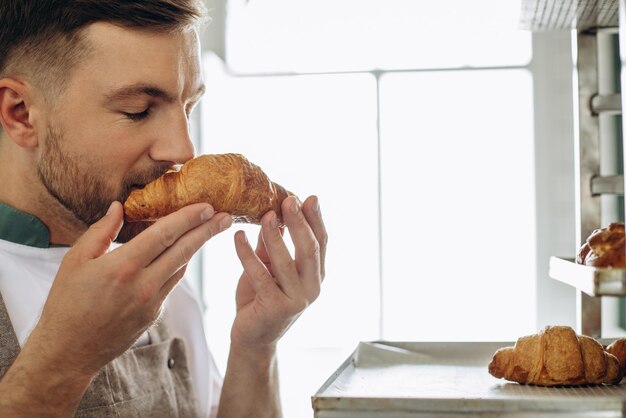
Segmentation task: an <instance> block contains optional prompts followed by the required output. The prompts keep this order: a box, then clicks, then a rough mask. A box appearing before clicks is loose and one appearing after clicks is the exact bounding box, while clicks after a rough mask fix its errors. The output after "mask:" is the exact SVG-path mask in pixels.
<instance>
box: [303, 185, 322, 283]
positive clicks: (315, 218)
mask: <svg viewBox="0 0 626 418" xmlns="http://www.w3.org/2000/svg"><path fill="white" fill-rule="evenodd" d="M302 213H303V214H304V217H305V218H306V220H307V222H308V223H309V226H310V227H311V230H312V231H313V235H315V238H316V239H317V242H318V244H319V246H320V270H321V275H322V280H324V277H325V276H326V267H325V265H326V247H327V245H328V233H327V232H326V226H325V225H324V221H323V220H322V213H321V210H320V205H319V199H318V198H317V196H309V197H308V198H307V199H306V200H305V201H304V203H303V204H302Z"/></svg>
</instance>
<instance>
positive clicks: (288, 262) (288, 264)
mask: <svg viewBox="0 0 626 418" xmlns="http://www.w3.org/2000/svg"><path fill="white" fill-rule="evenodd" d="M283 217H284V215H283ZM261 233H262V234H263V242H264V244H265V248H266V252H267V254H268V256H269V259H270V263H271V265H272V274H273V276H274V278H275V279H276V281H277V282H278V283H279V285H280V287H281V288H282V289H283V290H284V292H285V293H286V294H287V295H288V296H295V295H297V294H298V293H299V292H300V289H301V282H300V278H299V277H298V270H297V269H296V264H295V263H294V260H293V258H292V257H291V254H290V253H289V249H288V248H287V245H286V244H285V241H284V240H283V236H282V234H281V233H280V227H279V226H278V218H277V217H276V213H274V212H273V211H270V212H268V213H267V214H265V215H264V216H263V217H262V218H261Z"/></svg>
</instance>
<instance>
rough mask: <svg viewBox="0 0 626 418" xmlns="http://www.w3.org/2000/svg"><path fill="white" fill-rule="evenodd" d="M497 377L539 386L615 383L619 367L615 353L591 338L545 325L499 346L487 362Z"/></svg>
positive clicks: (620, 377) (621, 371) (618, 376)
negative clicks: (536, 331)
mask: <svg viewBox="0 0 626 418" xmlns="http://www.w3.org/2000/svg"><path fill="white" fill-rule="evenodd" d="M489 373H491V374H492V375H493V376H495V377H498V378H501V377H503V378H505V379H506V380H511V381H514V382H519V383H522V384H529V385H539V386H572V385H586V384H602V383H606V384H610V385H616V384H618V383H619V382H620V381H621V380H622V377H623V370H622V369H621V367H620V366H619V362H618V360H617V358H616V357H615V356H613V355H612V354H609V353H607V352H606V351H605V350H604V348H603V347H602V345H601V344H600V343H599V342H598V341H596V340H594V339H593V338H591V337H587V336H585V335H576V333H575V332H574V330H573V329H572V328H570V327H566V326H547V327H546V328H545V329H544V330H543V331H541V332H540V333H539V334H534V335H529V336H526V337H522V338H519V339H518V340H517V342H516V343H515V346H514V347H505V348H501V349H499V350H498V351H496V353H495V354H494V356H493V360H491V363H490V364H489Z"/></svg>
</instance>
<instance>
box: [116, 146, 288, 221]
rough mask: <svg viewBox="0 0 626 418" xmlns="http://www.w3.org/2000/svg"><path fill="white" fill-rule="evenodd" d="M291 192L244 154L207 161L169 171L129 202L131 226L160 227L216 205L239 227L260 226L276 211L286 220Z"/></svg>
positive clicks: (134, 193) (208, 157) (212, 157)
mask: <svg viewBox="0 0 626 418" xmlns="http://www.w3.org/2000/svg"><path fill="white" fill-rule="evenodd" d="M289 195H292V193H291V192H289V191H287V190H285V188H283V187H282V186H280V185H279V184H276V183H274V182H272V181H271V180H270V179H269V178H268V176H267V175H266V174H265V173H264V172H263V170H261V168H260V167H258V166H257V165H255V164H252V163H251V162H250V161H248V159H247V158H246V157H244V156H243V155H240V154H210V155H201V156H198V157H196V158H193V159H191V160H189V161H187V162H186V163H185V164H183V165H182V167H181V168H180V170H179V171H168V172H167V173H165V174H163V175H162V176H161V177H159V178H157V179H156V180H154V181H152V182H150V183H148V184H146V186H145V187H144V188H142V189H136V190H133V191H132V192H131V193H130V195H129V196H128V199H126V201H125V202H124V216H125V218H126V220H127V221H129V222H135V221H154V220H156V219H158V218H161V217H163V216H165V215H167V214H169V213H172V212H174V211H176V210H178V209H180V208H182V207H183V206H186V205H189V204H192V203H200V202H205V203H210V204H211V205H212V206H213V208H214V209H215V211H216V212H228V213H230V214H231V215H232V217H233V221H234V222H241V223H256V224H259V223H260V221H261V217H262V216H263V215H264V214H265V213H266V212H268V211H269V210H273V211H275V212H276V214H277V216H278V218H279V220H280V219H281V210H280V207H281V203H282V201H283V200H284V199H285V198H286V197H287V196H289Z"/></svg>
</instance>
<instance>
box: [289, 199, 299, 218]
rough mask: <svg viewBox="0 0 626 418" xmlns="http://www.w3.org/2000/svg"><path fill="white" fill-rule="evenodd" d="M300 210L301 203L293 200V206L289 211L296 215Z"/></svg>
mask: <svg viewBox="0 0 626 418" xmlns="http://www.w3.org/2000/svg"><path fill="white" fill-rule="evenodd" d="M299 209H300V203H299V202H298V199H293V204H292V205H291V207H290V208H289V210H290V211H291V213H293V214H294V215H295V214H296V213H298V210H299Z"/></svg>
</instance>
